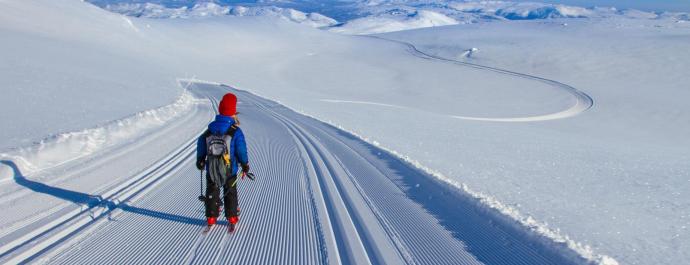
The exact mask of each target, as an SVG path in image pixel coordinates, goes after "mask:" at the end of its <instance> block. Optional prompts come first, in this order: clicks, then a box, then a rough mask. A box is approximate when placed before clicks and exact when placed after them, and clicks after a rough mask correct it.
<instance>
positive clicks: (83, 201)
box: [0, 160, 205, 225]
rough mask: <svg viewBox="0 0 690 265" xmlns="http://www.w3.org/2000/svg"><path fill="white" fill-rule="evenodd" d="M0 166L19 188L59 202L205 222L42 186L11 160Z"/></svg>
mask: <svg viewBox="0 0 690 265" xmlns="http://www.w3.org/2000/svg"><path fill="white" fill-rule="evenodd" d="M0 164H3V165H5V166H7V167H9V168H11V169H12V171H13V174H14V182H15V183H17V184H19V185H20V186H23V187H25V188H27V189H29V190H31V191H34V192H38V193H43V194H48V195H51V196H53V197H55V198H58V199H61V200H65V201H70V202H73V203H75V204H79V205H86V206H88V208H92V207H95V206H99V205H101V206H105V207H107V208H108V211H112V210H113V209H115V208H119V209H122V210H123V211H126V212H131V213H135V214H140V215H145V216H149V217H153V218H159V219H165V220H170V221H174V222H180V223H186V224H192V225H202V224H204V223H205V221H204V220H202V219H194V218H190V217H187V216H180V215H175V214H170V213H166V212H160V211H155V210H150V209H145V208H139V207H135V206H131V205H128V204H127V203H120V204H119V205H117V204H115V203H114V202H112V201H110V200H105V199H103V198H102V197H101V196H98V195H91V194H86V193H83V192H78V191H73V190H66V189H63V188H58V187H53V186H50V185H46V184H43V183H40V182H36V181H33V180H29V179H27V178H26V177H24V175H22V173H21V171H20V170H19V168H18V167H17V165H16V164H15V163H14V162H13V161H11V160H0Z"/></svg>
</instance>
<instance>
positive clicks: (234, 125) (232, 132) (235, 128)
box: [225, 124, 238, 137]
mask: <svg viewBox="0 0 690 265" xmlns="http://www.w3.org/2000/svg"><path fill="white" fill-rule="evenodd" d="M237 128H238V127H237V125H236V124H233V125H232V126H230V128H228V131H227V132H225V134H226V135H230V137H234V136H235V131H237Z"/></svg>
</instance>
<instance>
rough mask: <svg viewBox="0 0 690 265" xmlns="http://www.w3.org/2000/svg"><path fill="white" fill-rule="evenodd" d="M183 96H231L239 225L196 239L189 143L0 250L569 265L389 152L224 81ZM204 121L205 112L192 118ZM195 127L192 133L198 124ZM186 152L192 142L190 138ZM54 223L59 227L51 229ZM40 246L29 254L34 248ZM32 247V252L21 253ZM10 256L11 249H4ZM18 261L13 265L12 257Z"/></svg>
mask: <svg viewBox="0 0 690 265" xmlns="http://www.w3.org/2000/svg"><path fill="white" fill-rule="evenodd" d="M190 90H191V91H192V92H194V94H195V95H196V96H198V97H204V98H209V99H210V100H211V102H212V103H213V104H212V105H213V107H214V108H215V106H217V104H218V101H217V99H218V98H220V97H221V96H222V95H223V94H224V93H226V92H228V90H231V91H233V92H234V93H236V94H237V95H238V98H239V99H240V100H239V103H238V110H239V111H240V112H241V115H240V119H241V127H242V129H243V131H244V132H245V136H246V138H247V141H248V144H249V152H250V153H249V155H250V165H252V171H253V172H254V173H255V174H256V176H257V178H256V181H251V180H248V179H245V180H240V181H239V182H238V189H239V200H240V208H241V214H240V222H239V224H238V225H237V229H236V230H235V232H233V233H227V232H226V227H227V221H226V220H225V218H221V219H220V220H219V224H218V225H216V226H215V227H213V229H212V230H211V231H210V232H208V233H205V234H204V233H202V230H203V227H204V226H205V220H204V217H203V215H204V212H203V205H202V203H201V202H199V201H198V200H197V199H196V197H197V196H198V195H199V194H198V193H199V171H198V170H196V168H194V158H193V156H194V152H193V149H192V148H190V147H189V142H188V143H187V144H186V145H184V146H186V147H184V148H180V149H179V150H181V151H179V152H178V153H179V154H180V155H178V156H179V158H176V159H168V161H170V163H172V164H171V165H168V167H169V170H167V171H166V172H164V174H162V175H161V176H160V177H158V178H157V179H156V180H155V181H154V182H153V184H150V185H146V186H143V187H141V188H140V189H137V190H136V191H134V192H133V194H134V195H132V196H129V197H126V198H124V200H123V201H122V202H120V203H118V204H116V205H115V206H114V207H112V208H110V209H109V210H107V213H106V214H101V215H99V216H96V217H95V218H94V219H93V220H92V221H90V222H87V223H85V224H79V225H77V226H75V225H72V224H69V223H66V224H64V225H62V226H58V227H56V228H52V230H57V231H61V230H70V229H71V230H70V231H72V232H70V233H57V234H58V236H57V238H56V239H55V240H54V241H50V242H52V243H49V244H48V243H43V242H44V240H45V236H40V235H39V236H36V237H34V238H30V239H28V240H27V241H26V242H24V243H23V245H22V246H24V247H22V246H20V247H18V248H15V249H12V250H10V251H8V252H5V253H0V262H8V261H10V263H12V262H15V261H16V262H36V263H50V264H577V263H584V261H583V260H582V259H579V258H574V257H575V255H573V253H570V252H569V250H567V249H566V248H565V247H564V246H558V245H555V244H554V243H548V242H546V240H543V238H538V237H536V236H534V235H532V234H530V233H529V232H527V231H526V230H525V229H521V228H519V227H518V226H516V225H515V224H514V223H511V221H510V220H508V219H501V218H498V217H497V216H496V215H495V213H492V212H490V210H487V209H485V208H482V207H481V206H480V205H479V204H478V202H476V201H473V200H472V199H471V198H469V197H468V196H466V195H463V194H462V193H461V192H458V191H457V190H453V188H452V187H449V186H447V185H445V184H443V183H441V182H439V181H438V180H435V179H434V178H433V177H431V176H429V175H427V174H426V173H423V172H421V171H420V170H418V169H416V168H414V167H413V166H412V165H409V164H408V163H406V162H403V161H401V160H399V159H397V158H396V157H394V156H393V155H392V154H389V153H387V152H385V151H383V150H381V149H378V148H376V147H374V146H372V145H370V144H367V143H365V142H363V141H361V140H359V139H358V138H356V137H354V136H352V135H350V134H348V133H346V132H343V131H341V130H339V129H337V128H335V127H332V126H330V125H327V124H325V123H322V122H320V121H317V120H315V119H312V118H309V117H306V116H303V115H301V114H298V113H295V112H293V111H291V110H289V109H288V108H286V107H284V106H281V105H279V104H277V103H275V102H272V101H269V100H266V99H262V98H259V97H257V96H255V95H252V94H250V93H248V92H245V91H240V90H235V89H231V88H229V87H227V86H224V85H220V86H219V85H214V84H203V83H196V84H194V85H192V86H191V88H190ZM204 117H207V116H204ZM200 129H202V128H200ZM191 143H192V145H193V141H191ZM63 226H64V227H63ZM37 245H38V246H40V247H35V246H37ZM25 246H33V247H25ZM14 251H16V252H18V253H14ZM19 257H21V258H19Z"/></svg>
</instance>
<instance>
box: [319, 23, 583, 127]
mask: <svg viewBox="0 0 690 265" xmlns="http://www.w3.org/2000/svg"><path fill="white" fill-rule="evenodd" d="M362 37H366V38H373V39H378V40H385V41H390V42H394V43H398V44H401V45H403V46H405V47H407V49H408V50H409V51H410V53H411V54H412V55H414V56H416V57H419V58H422V59H428V60H438V61H442V62H448V63H452V64H456V65H460V66H465V67H471V68H475V69H479V70H483V71H490V72H494V73H498V74H502V75H509V76H514V77H516V78H523V79H528V80H533V81H535V82H540V83H543V84H546V85H549V86H551V87H553V88H554V89H559V90H561V91H563V92H566V93H569V94H570V95H571V96H572V98H573V104H572V105H571V106H570V107H568V108H567V109H564V110H561V111H558V112H554V113H546V114H542V115H536V116H526V117H470V116H461V115H448V116H450V117H452V118H456V119H461V120H473V121H489V122H535V121H548V120H557V119H564V118H569V117H573V116H576V115H578V114H580V113H583V112H585V111H587V110H588V109H590V108H592V107H593V106H594V100H593V99H592V97H590V96H589V95H587V93H585V92H582V91H580V90H578V89H577V88H574V87H572V86H570V85H567V84H564V83H561V82H558V81H556V80H552V79H548V78H543V77H538V76H534V75H530V74H523V73H519V72H515V71H510V70H505V69H500V68H496V67H491V66H485V65H480V64H474V63H469V62H464V61H459V60H454V59H449V58H444V57H441V56H437V55H433V54H430V53H426V52H423V51H421V50H420V49H419V48H417V46H415V45H414V44H412V43H409V42H405V41H401V40H394V39H388V38H384V37H378V36H366V35H364V36H362ZM322 101H327V102H334V103H352V104H369V105H379V106H387V107H396V108H409V107H403V106H396V105H390V104H385V103H378V102H362V101H346V100H331V99H323V100H322Z"/></svg>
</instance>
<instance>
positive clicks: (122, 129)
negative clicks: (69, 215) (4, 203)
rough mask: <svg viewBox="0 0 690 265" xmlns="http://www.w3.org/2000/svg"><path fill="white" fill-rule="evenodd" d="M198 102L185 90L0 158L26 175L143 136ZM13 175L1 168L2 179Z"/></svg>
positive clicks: (0, 180)
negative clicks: (163, 101) (156, 104)
mask: <svg viewBox="0 0 690 265" xmlns="http://www.w3.org/2000/svg"><path fill="white" fill-rule="evenodd" d="M196 101H197V100H195V99H194V98H193V97H192V96H191V95H190V94H189V93H188V92H186V91H185V92H183V94H182V95H181V96H180V97H179V98H178V99H177V100H176V101H175V102H173V103H172V104H170V105H166V106H163V107H160V108H157V109H152V110H146V111H143V112H139V113H136V114H134V115H132V116H130V117H127V118H123V119H118V120H114V121H111V122H108V123H107V124H104V125H102V126H99V127H95V128H89V129H84V130H82V131H76V132H66V133H60V134H57V135H53V136H49V137H48V138H46V139H43V140H41V141H40V142H38V143H36V144H33V145H30V146H26V147H20V148H17V149H14V150H11V151H10V152H6V153H0V159H2V160H12V161H15V163H16V164H17V166H18V167H19V168H21V169H22V172H23V173H24V174H26V175H32V174H34V173H37V172H41V171H47V170H50V169H52V168H55V167H58V166H61V165H64V164H66V163H69V162H72V161H75V160H78V159H82V158H85V157H89V156H92V155H94V154H95V153H98V152H105V150H107V149H109V148H112V147H114V146H118V145H123V144H126V143H130V142H132V141H135V140H137V139H140V138H142V136H143V135H146V134H150V133H151V132H152V131H153V130H157V129H159V128H160V127H161V126H162V125H163V124H165V123H168V122H170V121H172V120H175V119H178V118H180V116H182V114H184V113H186V112H189V111H190V109H191V107H192V104H194V103H195V102H196ZM12 174H13V172H11V170H10V169H9V168H7V167H2V168H0V182H5V181H8V180H11V179H12Z"/></svg>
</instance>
